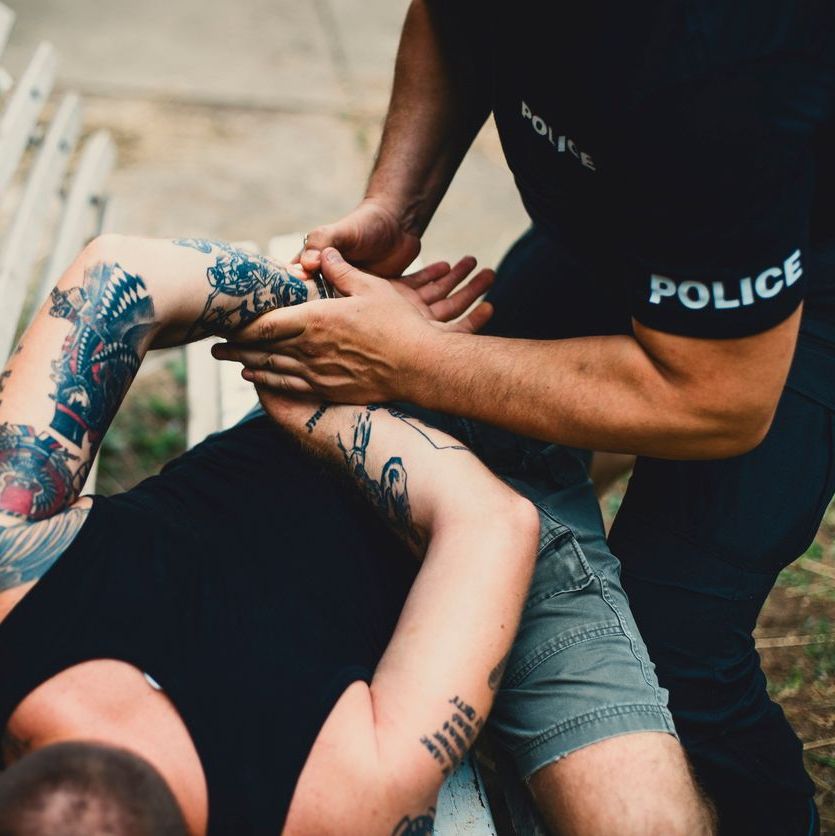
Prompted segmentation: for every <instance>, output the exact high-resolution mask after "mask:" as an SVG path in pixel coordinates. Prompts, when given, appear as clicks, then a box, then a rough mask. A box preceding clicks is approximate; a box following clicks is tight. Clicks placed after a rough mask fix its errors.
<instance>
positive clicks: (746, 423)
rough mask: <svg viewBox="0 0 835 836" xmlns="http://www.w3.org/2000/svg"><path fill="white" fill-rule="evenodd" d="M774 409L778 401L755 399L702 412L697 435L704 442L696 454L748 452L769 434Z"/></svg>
mask: <svg viewBox="0 0 835 836" xmlns="http://www.w3.org/2000/svg"><path fill="white" fill-rule="evenodd" d="M775 411H776V405H774V406H772V405H770V404H764V403H753V404H747V405H736V406H735V407H727V408H724V409H720V410H711V412H710V414H709V415H705V413H702V414H701V415H700V416H699V417H700V419H701V421H700V423H701V424H702V427H703V429H702V432H701V433H698V435H699V436H700V438H702V439H703V443H702V444H701V445H700V446H699V448H698V455H696V456H694V458H703V459H729V458H734V457H736V456H742V455H744V454H745V453H749V452H750V451H751V450H753V449H754V448H756V447H758V446H759V445H760V444H761V443H762V442H763V440H764V439H765V437H766V436H767V435H768V431H769V430H770V429H771V424H772V422H773V420H774V413H775Z"/></svg>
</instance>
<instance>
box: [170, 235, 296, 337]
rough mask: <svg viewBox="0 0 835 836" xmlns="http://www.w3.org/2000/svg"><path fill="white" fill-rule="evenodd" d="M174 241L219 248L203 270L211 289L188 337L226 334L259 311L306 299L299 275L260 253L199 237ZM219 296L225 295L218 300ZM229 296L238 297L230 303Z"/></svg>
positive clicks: (208, 249) (208, 251)
mask: <svg viewBox="0 0 835 836" xmlns="http://www.w3.org/2000/svg"><path fill="white" fill-rule="evenodd" d="M173 243H174V244H175V245H177V246H179V247H189V248H190V249H193V250H197V251H198V252H200V253H204V254H206V255H209V254H211V253H212V252H213V251H219V254H218V255H217V257H216V259H215V263H214V264H213V265H212V266H211V267H209V268H208V269H207V270H206V279H207V280H208V283H209V287H210V288H211V291H210V293H209V295H208V297H207V298H206V304H205V306H204V308H203V311H202V313H201V314H200V316H198V317H197V319H196V320H195V322H194V324H193V325H192V327H191V328H190V329H189V332H188V334H187V335H186V339H187V340H196V339H201V338H202V337H205V336H208V335H209V334H220V335H224V336H225V335H228V334H230V333H232V332H233V331H235V330H236V329H237V328H240V327H242V326H244V325H246V324H247V323H248V322H251V321H252V320H253V319H255V318H257V317H259V316H261V314H265V313H267V312H268V311H272V310H275V309H276V308H286V307H288V306H290V305H300V304H301V303H302V302H306V301H307V300H308V293H307V285H306V284H305V283H304V282H303V281H302V280H301V279H299V278H297V277H296V276H293V275H292V274H291V273H290V272H289V271H288V270H287V269H286V268H285V267H282V266H280V265H279V264H277V263H276V262H274V261H271V260H270V259H268V258H265V257H264V256H262V255H258V254H257V253H248V252H246V251H245V250H241V249H238V248H237V247H232V246H230V245H229V244H226V243H224V242H222V241H209V240H205V239H202V238H179V239H177V240H175V241H174V242H173ZM219 297H227V298H226V299H225V300H222V303H221V304H217V300H218V298H219ZM230 299H231V300H239V301H236V302H234V303H230V301H229V300H230Z"/></svg>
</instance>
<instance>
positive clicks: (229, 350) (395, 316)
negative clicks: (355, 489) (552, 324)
mask: <svg viewBox="0 0 835 836" xmlns="http://www.w3.org/2000/svg"><path fill="white" fill-rule="evenodd" d="M323 256H324V257H323V259H322V269H323V274H324V276H325V278H326V279H328V281H330V282H331V283H332V284H333V285H334V287H335V288H336V289H337V290H338V291H339V292H340V293H341V294H342V295H343V296H344V297H345V298H342V299H322V300H319V301H315V302H309V303H307V304H305V305H298V306H296V307H293V308H284V309H282V310H278V311H273V312H271V313H269V314H265V315H264V316H262V317H260V318H259V319H257V320H255V322H253V323H252V324H251V325H249V326H248V327H247V328H244V329H243V330H242V331H240V332H238V333H237V334H236V335H235V342H234V343H218V344H217V345H215V346H214V347H213V349H212V353H213V354H214V356H215V357H216V358H218V359H220V360H232V361H235V362H239V363H243V365H244V366H245V367H246V368H245V369H244V371H243V376H244V378H246V379H247V380H251V381H252V382H254V383H255V384H256V385H257V386H259V387H262V388H272V389H275V390H277V391H279V392H285V393H287V392H290V393H297V394H315V395H316V396H317V397H319V398H322V399H323V400H330V401H335V402H339V403H373V402H378V401H387V400H393V399H396V398H401V397H406V392H407V390H408V388H409V383H410V381H408V380H407V378H408V374H407V370H408V369H409V368H411V367H413V366H414V364H413V360H414V359H415V357H418V356H419V355H420V352H421V346H422V345H424V344H425V342H426V341H427V340H431V339H432V338H433V337H434V336H436V335H437V334H438V332H439V331H440V330H447V331H460V332H473V331H475V330H477V329H478V328H480V327H481V326H482V325H483V324H484V323H485V322H486V321H487V319H488V318H489V316H490V313H491V308H490V305H489V304H487V303H482V304H481V305H479V306H477V307H476V308H475V309H474V310H473V311H472V312H471V313H470V314H469V315H468V316H467V317H465V318H464V319H463V320H459V321H445V320H452V319H454V318H455V317H457V316H460V315H461V314H462V313H464V311H465V310H466V309H467V308H469V307H470V305H471V304H472V303H473V302H474V301H475V300H476V299H477V298H478V296H480V295H481V294H482V293H483V292H484V291H485V290H486V289H487V287H489V285H490V283H491V282H492V272H491V271H489V270H486V271H482V272H481V273H479V274H477V275H476V276H475V277H474V278H473V279H472V281H471V282H470V283H469V284H467V285H466V286H465V287H463V288H462V289H460V290H458V291H457V292H454V293H451V294H450V291H451V290H452V289H454V288H455V287H456V286H457V285H458V284H459V283H460V282H461V281H462V279H464V278H465V277H466V275H467V274H468V273H469V272H470V271H471V270H472V269H473V267H474V266H475V261H474V260H473V259H471V258H467V259H463V260H462V261H461V262H459V263H458V264H457V265H456V266H455V267H454V268H452V269H451V270H450V269H448V267H447V265H444V264H433V265H430V266H429V267H427V268H425V269H424V270H421V271H420V272H419V273H416V274H414V275H413V276H410V277H407V278H404V279H401V280H398V281H395V282H391V281H388V280H386V279H381V278H378V277H377V276H371V275H369V274H367V273H363V272H362V271H360V270H358V269H357V268H355V267H352V266H351V265H349V264H348V263H347V262H345V261H344V260H343V259H342V257H341V256H340V254H339V253H338V252H337V251H336V250H334V249H327V250H325V251H324V253H323ZM404 297H407V298H404ZM407 299H408V300H407Z"/></svg>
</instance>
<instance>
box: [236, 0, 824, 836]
mask: <svg viewBox="0 0 835 836" xmlns="http://www.w3.org/2000/svg"><path fill="white" fill-rule="evenodd" d="M834 10H835V5H833V4H832V3H831V2H828V1H827V2H824V0H806V2H799V1H793V0H738V1H737V2H734V3H732V4H728V3H725V2H722V0H673V1H672V2H661V0H640V2H637V3H610V2H601V1H600V0H588V2H583V3H572V4H568V3H565V4H561V3H560V4H546V3H543V2H537V1H536V0H516V2H514V3H507V2H493V3H474V2H472V0H456V2H453V1H452V0H447V2H439V0H413V2H412V4H411V7H410V9H409V13H408V16H407V20H406V23H405V26H404V30H403V35H402V40H401V45H400V51H399V55H398V59H397V67H396V73H395V83H394V92H393V96H392V100H391V106H390V110H389V113H388V117H387V121H386V125H385V131H384V135H383V139H382V143H381V148H380V152H379V155H378V158H377V161H376V164H375V168H374V171H373V174H372V176H371V179H370V182H369V185H368V190H367V194H366V197H365V199H364V200H363V202H362V203H361V204H360V205H359V207H358V208H357V209H356V210H355V211H353V212H352V213H350V214H349V215H348V216H347V217H345V218H343V219H342V220H340V221H339V222H337V223H335V224H332V225H329V226H324V227H321V228H319V229H317V230H315V231H313V232H311V233H310V235H309V236H308V239H307V246H306V251H305V252H304V254H303V256H302V261H303V263H304V264H305V266H306V267H307V268H308V269H311V270H313V269H316V268H318V267H319V266H320V265H321V266H322V268H323V271H324V273H325V275H326V276H327V277H328V278H329V279H330V280H331V282H332V283H333V284H334V285H335V286H336V288H337V289H338V290H339V291H340V293H341V294H342V295H343V296H348V297H350V298H348V299H343V300H336V301H335V302H323V303H321V304H320V305H318V306H316V307H314V306H312V305H311V306H303V307H302V308H297V309H293V310H292V312H291V311H279V312H276V314H274V315H271V317H273V318H272V320H271V324H270V326H269V328H268V327H267V326H266V325H265V326H264V327H262V328H261V329H260V330H259V331H258V333H257V335H255V337H257V338H258V339H260V340H261V341H262V345H261V346H260V349H261V350H259V352H256V353H253V352H252V351H247V350H246V349H245V348H238V349H230V355H229V356H232V355H233V354H234V355H235V356H236V357H237V358H238V359H242V360H244V361H245V362H246V363H247V364H248V365H249V366H250V369H251V374H250V377H251V378H252V379H254V380H256V381H257V382H260V383H261V384H263V385H272V386H275V387H276V388H279V389H282V390H283V391H291V392H302V393H303V392H308V393H309V392H315V393H316V394H317V395H318V396H319V397H323V398H327V399H331V400H335V401H351V402H356V403H360V402H366V401H380V400H395V399H396V400H403V401H410V402H412V403H415V404H418V405H420V406H422V407H425V408H428V409H432V410H439V411H443V412H446V413H453V414H456V415H460V416H468V417H469V418H471V419H478V420H481V421H484V422H486V423H488V424H492V425H496V426H499V427H503V428H505V429H507V430H511V431H513V432H515V433H519V434H522V435H525V436H532V437H534V438H538V439H542V440H546V441H548V442H553V443H555V444H558V445H563V447H564V448H565V447H570V448H582V449H585V450H597V451H615V452H623V453H631V454H635V455H637V457H638V459H637V464H636V467H635V471H634V475H633V477H632V479H631V482H630V485H629V489H628V491H627V494H626V497H625V499H624V502H623V505H622V507H621V509H620V512H619V513H618V516H617V519H616V521H615V524H614V528H613V530H612V532H611V536H610V538H609V545H610V547H611V549H612V551H613V552H614V554H615V555H617V557H618V558H619V559H620V560H621V562H622V567H623V568H622V577H623V584H624V587H625V588H626V591H627V593H628V595H629V600H630V603H631V608H632V611H633V613H634V616H635V619H636V621H637V623H638V625H639V627H640V631H641V634H642V636H643V639H644V640H645V642H646V644H647V645H648V647H649V651H650V655H651V657H652V659H653V661H654V663H655V665H656V668H657V672H658V677H659V680H660V683H661V686H663V687H664V688H666V689H668V690H669V694H670V697H669V706H670V709H671V710H672V713H673V716H674V717H675V724H676V729H677V732H678V734H679V735H680V737H681V740H682V742H683V743H684V745H685V747H686V750H687V752H688V754H689V758H690V762H691V763H692V766H693V768H694V770H695V773H696V776H697V778H698V780H699V782H700V783H701V785H702V787H703V788H704V789H705V790H706V792H707V793H708V795H709V796H710V798H711V799H712V800H713V802H714V804H715V805H716V807H717V809H718V813H719V820H720V829H721V832H723V833H728V834H749V833H750V834H758V835H759V836H762V834H775V836H777V834H779V836H789V835H790V834H807V833H812V832H815V829H816V828H817V827H818V824H817V821H818V819H817V813H816V810H815V806H814V802H813V799H812V796H813V785H812V783H811V781H810V779H809V777H808V776H807V774H806V772H805V770H804V767H803V763H802V755H801V746H800V743H799V741H798V739H797V737H796V735H795V734H794V732H793V731H792V729H791V728H790V726H789V725H788V723H787V721H786V719H785V717H784V716H783V713H782V711H781V709H780V707H779V706H778V705H776V704H775V703H774V702H772V701H771V700H770V699H769V696H768V694H767V692H766V683H765V677H764V675H763V673H762V670H761V668H760V663H759V658H758V656H757V653H756V651H755V649H754V642H753V639H752V630H753V628H754V625H755V623H756V620H757V615H758V613H759V611H760V608H761V606H762V604H763V602H764V601H765V599H766V596H767V595H768V592H769V590H770V589H771V587H772V585H773V583H774V581H775V578H776V577H777V574H778V573H779V572H780V570H781V568H782V567H784V566H786V565H787V564H788V563H790V562H791V561H792V560H794V559H795V558H796V557H797V556H798V555H800V554H802V553H803V551H804V550H805V549H806V548H807V546H808V545H809V543H810V542H811V540H812V538H813V537H814V534H815V532H816V530H817V528H818V525H819V523H820V521H821V518H822V515H823V513H824V511H825V509H826V507H827V505H828V503H829V501H830V499H831V497H832V494H833V489H835V455H834V453H833V439H834V438H835V417H833V416H835V412H834V411H833V410H835V223H833V221H832V218H833V209H835V205H833V204H835V163H833V161H834V160H835V154H833V152H832V149H833V148H835V117H834V116H833V104H835V37H833V18H834V17H835V11H834ZM491 111H492V113H493V114H494V116H495V119H496V123H497V125H498V130H499V134H500V136H501V140H502V144H503V147H504V151H505V154H506V157H507V161H508V165H509V166H510V169H511V170H512V172H513V174H514V177H515V180H516V183H517V185H518V188H519V191H520V193H521V196H522V199H523V202H524V205H525V207H526V209H527V211H528V213H529V214H530V217H531V219H532V222H533V225H532V228H531V230H530V231H529V232H528V233H526V234H525V235H524V236H523V237H522V239H521V240H520V241H518V242H517V243H516V245H515V246H514V247H513V248H512V250H511V252H510V253H509V254H508V255H507V257H506V258H505V260H504V262H503V264H502V265H501V267H500V269H499V271H498V277H497V281H496V285H495V288H494V290H493V291H492V294H491V296H490V297H489V298H490V301H491V302H492V304H493V305H494V306H495V312H496V313H495V316H494V318H493V320H492V321H491V322H490V324H489V326H488V327H487V328H486V329H485V332H484V333H483V334H480V335H473V334H471V333H467V329H468V327H475V326H477V325H479V324H481V323H482V322H483V320H484V319H486V318H487V316H488V314H489V310H488V309H487V308H486V307H484V306H482V307H481V308H479V309H477V310H476V311H475V312H474V313H473V314H472V315H471V318H470V319H469V320H468V322H467V323H466V326H467V327H465V328H464V329H463V330H459V331H458V332H456V331H454V330H451V329H449V328H448V327H437V324H433V323H431V322H430V321H428V320H427V319H426V318H424V317H421V316H420V315H419V314H418V313H417V312H416V311H415V310H414V308H413V307H411V306H410V305H409V304H407V301H406V300H404V299H403V298H402V297H401V296H399V295H398V294H397V293H395V292H393V291H392V290H391V287H390V285H388V284H387V283H385V282H382V281H380V280H377V279H374V278H372V277H370V276H369V275H366V274H365V273H362V272H360V271H359V270H357V269H353V268H350V267H348V265H347V264H346V263H344V262H342V261H341V260H340V259H339V258H338V257H337V256H336V255H335V254H334V253H333V252H332V251H330V250H327V249H325V248H326V247H328V246H334V247H337V248H338V249H339V250H340V251H341V252H342V254H343V255H344V256H345V258H346V259H347V260H349V261H350V262H352V264H354V265H358V266H359V267H362V268H363V269H364V270H367V271H369V272H374V273H376V274H378V275H383V276H394V275H397V274H399V272H400V271H401V270H403V269H404V268H405V266H406V265H407V264H408V263H409V262H410V261H411V259H412V258H413V257H414V256H415V255H416V253H417V251H418V249H419V239H420V236H421V234H422V232H423V230H424V229H425V228H426V226H427V224H428V223H429V221H430V219H431V217H432V215H433V212H434V210H435V208H436V207H437V205H438V203H439V202H440V200H441V198H442V196H443V194H444V192H445V190H446V188H447V185H448V184H449V182H450V180H451V178H452V176H453V174H454V172H455V170H456V169H457V167H458V165H459V163H460V162H461V159H462V157H463V155H464V154H465V152H466V150H467V148H468V147H469V145H470V143H471V142H472V140H473V138H474V137H475V135H476V133H477V132H478V130H479V128H480V127H481V125H482V124H483V122H484V120H485V119H486V117H487V116H488V114H489V113H490V112H491ZM323 251H324V258H323ZM439 292H440V291H439ZM326 306H327V307H326ZM270 340H271V342H270ZM334 345H339V346H340V352H339V356H338V357H337V356H336V355H335V353H334V352H333V350H332V346H334ZM265 346H267V347H269V348H270V351H271V353H265V352H264V351H263V350H262V349H263V348H264V347H265ZM236 352H237V353H236ZM569 522H570V521H569ZM555 705H558V704H555ZM555 710H556V709H555ZM628 730H629V729H621V732H623V733H625V732H626V731H628ZM617 733H618V732H613V734H617ZM622 739H623V740H625V739H626V738H622ZM601 745H605V744H600V743H596V744H590V745H588V746H586V747H585V748H584V749H583V750H582V751H581V752H579V753H575V754H569V755H568V756H567V757H564V758H560V760H559V761H558V762H557V767H559V768H563V769H564V771H563V772H562V773H560V774H559V775H558V779H554V776H553V773H554V771H555V770H550V773H549V770H548V769H543V770H541V771H540V772H537V773H536V774H535V775H533V777H532V778H531V781H530V786H531V788H532V790H533V792H534V795H535V797H536V798H537V800H539V801H540V803H541V807H542V809H543V811H544V812H545V814H546V817H547V818H548V819H549V821H550V822H551V823H552V825H553V827H554V829H555V830H557V829H558V828H559V827H568V826H569V825H567V824H566V822H569V821H571V811H570V807H571V804H570V801H569V800H567V799H568V797H569V795H570V793H569V789H571V790H572V791H575V790H576V791H578V790H577V788H578V787H580V786H582V785H583V784H582V780H581V778H579V777H577V776H578V775H580V776H583V775H585V777H587V778H589V780H591V781H593V782H599V783H597V785H598V786H599V787H600V788H601V789H604V790H605V792H606V793H613V792H616V791H617V790H616V788H617V787H621V788H625V789H623V792H622V797H621V799H620V801H619V800H618V799H614V801H615V804H614V806H615V807H616V808H617V807H618V805H619V804H620V803H621V802H622V803H623V805H624V806H627V803H626V802H623V801H622V799H623V798H628V797H629V796H630V794H632V793H639V791H640V790H639V788H638V787H637V782H638V781H639V780H640V775H641V774H645V773H642V761H641V760H640V758H639V757H638V756H637V755H635V757H634V759H633V757H632V755H630V756H629V757H628V758H627V759H626V760H625V761H619V760H617V758H616V757H615V756H614V755H612V753H611V750H609V751H607V757H609V758H610V760H609V761H607V762H608V763H611V764H618V763H623V764H624V766H625V767H626V766H627V765H629V764H632V765H634V766H635V769H634V770H632V769H628V768H624V769H622V770H620V771H619V772H618V774H616V775H614V776H613V780H611V781H609V779H608V778H607V779H605V780H604V778H603V777H601V772H600V768H601V766H602V765H603V764H604V762H603V761H600V762H595V761H594V760H593V759H592V760H590V761H589V764H594V765H595V767H596V768H597V770H598V771H597V772H596V773H594V772H589V773H583V772H582V771H581V770H580V769H579V766H578V767H577V771H576V772H572V771H571V769H570V768H568V767H567V766H565V767H561V766H560V764H566V765H567V764H571V763H577V764H580V763H581V758H582V757H584V755H583V752H586V753H588V752H593V751H595V747H596V746H597V747H599V746H601ZM632 754H633V755H634V753H632ZM589 757H590V756H589ZM572 759H574V761H572ZM633 772H634V773H637V774H638V777H635V775H633V774H632V773H633ZM546 774H550V776H551V777H550V778H548V779H546V778H545V777H543V776H545V775H546ZM606 781H608V783H607V782H606ZM572 782H573V783H572ZM612 801H613V799H612V797H611V795H608V796H607V795H606V794H602V795H601V797H600V798H599V804H600V805H604V806H608V805H610V804H612ZM578 821H579V824H578V827H577V829H576V830H571V832H578V833H580V832H582V833H592V832H594V833H597V832H600V833H604V832H606V833H615V832H617V833H626V832H629V833H631V832H633V830H632V829H629V826H628V824H627V820H626V819H625V818H624V819H621V820H620V824H618V819H617V818H612V819H611V820H610V821H609V822H608V824H604V825H601V827H600V829H599V830H595V829H594V826H593V824H591V823H590V821H591V818H590V815H589V814H588V812H587V811H586V812H585V813H584V814H583V816H580V817H579V818H578ZM583 822H585V824H583ZM606 827H609V829H608V830H606ZM613 827H614V829H612V828H613ZM634 832H636V833H637V832H642V831H640V829H639V828H637V829H635V830H634ZM643 832H649V830H645V831H643ZM659 832H661V831H659ZM669 832H673V831H672V830H670V831H669Z"/></svg>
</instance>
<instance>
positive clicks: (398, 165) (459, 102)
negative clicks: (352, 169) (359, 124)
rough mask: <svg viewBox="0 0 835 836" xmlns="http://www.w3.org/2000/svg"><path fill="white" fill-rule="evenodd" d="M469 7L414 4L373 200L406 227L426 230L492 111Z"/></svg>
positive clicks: (429, 1)
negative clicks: (384, 207)
mask: <svg viewBox="0 0 835 836" xmlns="http://www.w3.org/2000/svg"><path fill="white" fill-rule="evenodd" d="M474 24H475V21H474V19H473V18H472V15H471V14H470V13H469V9H468V4H458V3H446V2H443V1H442V0H413V2H412V3H411V5H410V7H409V10H408V13H407V15H406V21H405V23H404V24H403V33H402V35H401V38H400V48H399V50H398V53H397V63H396V65H395V74H394V84H393V88H392V95H391V102H390V104H389V110H388V115H387V116H386V122H385V128H384V131H383V138H382V140H381V142H380V148H379V151H378V152H377V155H376V162H375V165H374V170H373V171H372V173H371V177H370V178H369V182H368V188H367V190H366V198H367V199H370V200H375V201H378V202H379V203H381V204H383V205H385V206H386V207H387V208H388V209H389V210H390V211H391V212H392V213H393V214H394V216H395V217H396V218H397V219H398V220H399V221H400V222H401V224H402V226H403V228H404V229H406V230H408V231H410V232H414V233H415V234H417V235H420V234H422V233H423V231H424V230H425V229H426V227H427V225H428V224H429V221H430V220H431V218H432V215H433V214H434V212H435V209H436V208H437V206H438V204H439V203H440V201H441V198H442V197H443V196H444V193H445V192H446V190H447V187H448V186H449V183H450V181H451V180H452V177H453V175H454V174H455V172H456V170H457V169H458V166H459V165H460V164H461V160H462V159H463V157H464V154H465V153H466V152H467V149H468V148H469V146H470V144H471V143H472V141H473V139H475V136H476V134H477V133H478V130H479V128H480V127H481V126H482V124H484V121H485V119H486V118H487V116H488V114H489V112H490V107H491V104H490V95H489V91H488V89H487V85H484V84H483V83H481V82H482V81H483V71H482V70H481V68H480V66H479V60H480V58H479V55H480V53H479V50H480V49H481V45H480V44H479V43H478V38H477V35H476V33H475V32H474V30H473V26H474Z"/></svg>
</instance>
